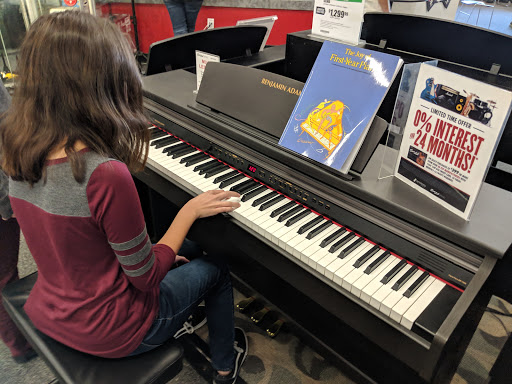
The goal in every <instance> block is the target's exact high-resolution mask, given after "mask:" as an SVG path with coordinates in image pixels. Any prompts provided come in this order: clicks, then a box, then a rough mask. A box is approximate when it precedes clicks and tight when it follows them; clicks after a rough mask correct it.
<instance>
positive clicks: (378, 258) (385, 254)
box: [364, 251, 391, 275]
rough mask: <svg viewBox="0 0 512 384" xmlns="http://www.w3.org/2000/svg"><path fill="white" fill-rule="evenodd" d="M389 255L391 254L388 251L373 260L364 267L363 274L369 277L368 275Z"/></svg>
mask: <svg viewBox="0 0 512 384" xmlns="http://www.w3.org/2000/svg"><path fill="white" fill-rule="evenodd" d="M389 255H391V253H390V252H389V251H386V252H384V253H383V254H382V255H380V256H379V257H377V259H376V260H374V261H373V262H372V263H371V264H370V265H369V266H368V267H366V269H365V270H364V273H366V274H367V275H369V274H370V273H372V272H373V271H375V270H376V269H377V268H378V267H379V265H381V264H382V263H383V262H384V260H386V259H387V258H388V256H389Z"/></svg>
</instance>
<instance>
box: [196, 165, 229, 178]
mask: <svg viewBox="0 0 512 384" xmlns="http://www.w3.org/2000/svg"><path fill="white" fill-rule="evenodd" d="M219 169H220V170H225V169H226V164H222V163H221V162H220V161H219V163H218V164H212V165H211V166H209V167H206V168H203V169H201V170H200V171H199V174H200V175H204V177H205V178H206V174H207V173H208V172H213V171H216V170H219Z"/></svg>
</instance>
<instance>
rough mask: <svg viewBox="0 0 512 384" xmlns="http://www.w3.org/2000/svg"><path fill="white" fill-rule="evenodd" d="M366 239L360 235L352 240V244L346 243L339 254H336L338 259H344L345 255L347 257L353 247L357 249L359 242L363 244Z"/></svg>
mask: <svg viewBox="0 0 512 384" xmlns="http://www.w3.org/2000/svg"><path fill="white" fill-rule="evenodd" d="M365 241H366V240H365V239H364V237H360V238H359V239H357V240H356V241H354V242H353V243H352V244H350V245H347V246H346V247H345V248H343V250H342V251H341V252H340V254H339V255H338V257H339V258H340V259H344V258H345V257H347V256H348V255H349V254H350V253H351V252H352V251H354V250H355V249H357V248H358V247H359V246H360V245H361V244H363V243H364V242H365Z"/></svg>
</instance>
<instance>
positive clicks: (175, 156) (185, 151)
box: [172, 147, 197, 159]
mask: <svg viewBox="0 0 512 384" xmlns="http://www.w3.org/2000/svg"><path fill="white" fill-rule="evenodd" d="M196 151H197V149H195V148H194V147H188V148H184V149H182V150H181V151H177V152H174V153H173V154H172V158H173V159H178V158H180V157H183V156H186V155H188V154H189V153H192V152H196Z"/></svg>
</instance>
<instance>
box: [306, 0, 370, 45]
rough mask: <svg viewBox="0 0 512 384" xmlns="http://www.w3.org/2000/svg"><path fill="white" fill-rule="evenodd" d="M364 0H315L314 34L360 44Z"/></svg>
mask: <svg viewBox="0 0 512 384" xmlns="http://www.w3.org/2000/svg"><path fill="white" fill-rule="evenodd" d="M363 11H364V0H315V8H314V9H313V28H312V33H313V35H317V36H322V37H326V38H328V39H330V40H339V41H342V42H345V43H348V44H352V45H358V44H359V35H360V34H361V25H362V23H363Z"/></svg>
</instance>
